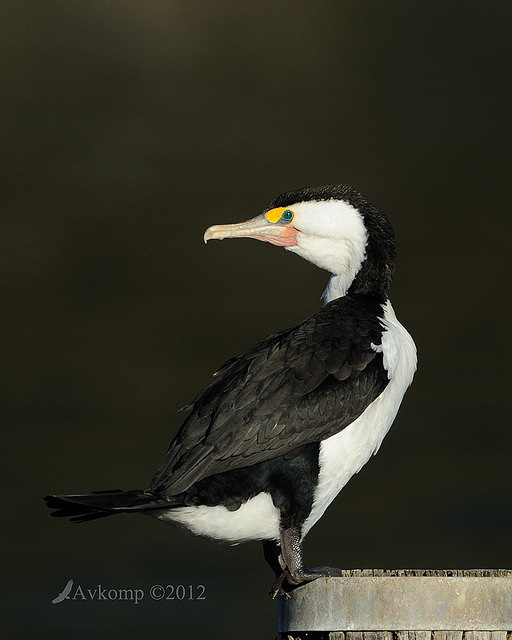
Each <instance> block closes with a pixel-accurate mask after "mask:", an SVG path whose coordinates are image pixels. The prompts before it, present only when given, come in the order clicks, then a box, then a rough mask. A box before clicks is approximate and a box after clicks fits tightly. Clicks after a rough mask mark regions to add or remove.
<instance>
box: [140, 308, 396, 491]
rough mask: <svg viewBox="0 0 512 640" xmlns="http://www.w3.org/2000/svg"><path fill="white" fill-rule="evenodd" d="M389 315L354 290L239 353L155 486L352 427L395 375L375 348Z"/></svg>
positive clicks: (184, 430) (193, 478) (175, 486)
mask: <svg viewBox="0 0 512 640" xmlns="http://www.w3.org/2000/svg"><path fill="white" fill-rule="evenodd" d="M381 317H382V307H381V305H380V304H378V303H376V302H374V301H371V300H370V299H368V298H365V297H363V296H346V297H344V298H339V299H337V300H333V301H332V302H330V303H329V304H327V305H325V306H324V307H322V309H320V310H319V311H318V312H317V313H315V314H314V315H312V316H311V317H310V318H308V319H307V320H305V321H304V322H302V323H301V324H299V325H297V326H296V327H293V328H292V329H288V330H286V331H282V332H280V333H278V334H275V335H273V336H271V337H270V338H268V339H267V340H264V341H262V342H259V343H258V344H256V345H255V346H254V347H253V348H252V349H251V350H249V351H248V352H247V353H246V354H244V355H241V356H238V357H236V358H232V359H231V360H230V361H228V363H226V364H225V365H224V366H223V367H222V368H221V369H220V370H219V371H218V372H217V373H216V374H215V376H214V378H213V380H212V382H211V383H210V384H209V385H208V386H206V387H205V388H204V389H203V391H201V392H200V393H199V395H198V396H197V397H196V398H195V400H194V401H193V402H192V403H191V404H190V405H188V406H189V407H190V408H191V410H192V411H191V414H190V415H189V416H188V417H187V418H186V419H185V421H184V423H183V425H182V427H181V429H180V430H179V432H178V434H177V436H176V438H175V439H174V440H173V442H171V445H170V447H169V450H168V453H167V458H166V460H165V461H164V463H163V465H162V466H161V467H160V469H159V470H158V471H157V473H156V475H155V477H154V479H153V482H152V484H151V488H152V489H153V490H154V491H157V492H166V493H167V494H169V495H176V494H178V493H181V492H183V491H186V490H187V489H188V488H189V487H190V486H191V485H192V484H193V483H194V482H197V481H198V480H201V479H202V478H205V477H208V476H211V475H214V474H217V473H222V472H224V471H229V470H231V469H237V468H241V467H245V466H249V465H253V464H256V463H259V462H262V461H264V460H269V459H272V458H275V457H278V456H280V455H286V454H287V453H289V452H291V451H293V450H294V449H296V448H298V447H300V446H303V445H305V444H308V443H310V442H315V441H320V440H323V439H325V438H327V437H329V436H330V435H333V434H334V433H337V432H338V431H340V430H341V429H344V428H345V427H346V426H348V425H349V424H350V423H351V422H353V421H354V420H355V419H356V418H357V417H358V416H359V415H360V414H361V413H362V412H363V411H364V410H365V408H366V407H367V406H368V404H369V403H370V402H372V401H373V400H374V399H375V398H376V397H377V396H378V395H379V394H380V393H382V391H383V389H384V388H385V386H386V384H387V382H388V379H387V375H386V371H385V369H384V367H383V362H382V353H379V352H378V351H377V350H376V349H375V348H373V347H372V345H378V344H380V343H381V338H382V331H383V329H382V326H381V323H380V318H381Z"/></svg>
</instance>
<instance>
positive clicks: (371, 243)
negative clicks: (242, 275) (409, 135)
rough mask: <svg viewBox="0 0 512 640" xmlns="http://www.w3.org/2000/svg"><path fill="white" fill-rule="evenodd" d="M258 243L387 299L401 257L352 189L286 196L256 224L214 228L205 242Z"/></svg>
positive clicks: (383, 222) (374, 212)
mask: <svg viewBox="0 0 512 640" xmlns="http://www.w3.org/2000/svg"><path fill="white" fill-rule="evenodd" d="M223 238H255V239H256V240H262V241H264V242H270V243H272V244H275V245H278V246H280V247H284V248H285V249H287V250H288V251H292V252H293V253H296V254H298V255H300V256H302V257H303V258H305V259H306V260H308V261H309V262H312V263H313V264H316V265H317V266H318V267H321V268H322V269H326V270H327V271H330V272H331V273H332V274H333V276H334V278H335V279H336V291H337V292H338V293H337V295H345V294H346V293H347V292H349V293H350V292H352V293H361V294H365V295H374V296H376V297H379V298H381V299H384V298H385V297H386V295H387V290H388V288H389V286H390V284H391V279H392V277H393V272H394V267H395V261H396V254H395V238H394V233H393V229H392V227H391V225H390V223H389V221H388V219H387V218H386V216H385V215H384V214H383V213H382V212H381V211H380V210H379V209H377V208H376V207H374V206H373V205H371V204H370V203H369V202H368V201H367V200H366V198H364V197H363V196H362V195H361V194H360V193H359V192H358V191H356V189H354V188H353V187H351V186H349V185H331V186H326V187H307V188H305V189H299V190H296V191H289V192H286V193H283V194H281V195H280V196H278V197H277V198H276V199H275V200H273V201H272V202H271V203H270V205H269V206H268V207H267V208H266V209H265V211H264V212H263V213H262V214H261V215H259V216H256V217H255V218H251V219H250V220H247V222H240V223H237V224H224V225H215V226H213V227H209V228H208V229H207V230H206V233H205V234H204V240H205V242H207V241H208V240H211V239H219V240H222V239H223Z"/></svg>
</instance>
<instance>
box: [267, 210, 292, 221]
mask: <svg viewBox="0 0 512 640" xmlns="http://www.w3.org/2000/svg"><path fill="white" fill-rule="evenodd" d="M287 208H288V207H276V208H275V209H270V211H267V213H266V214H265V218H266V219H267V220H268V221H269V222H277V221H278V220H281V216H282V215H283V211H286V209H287Z"/></svg>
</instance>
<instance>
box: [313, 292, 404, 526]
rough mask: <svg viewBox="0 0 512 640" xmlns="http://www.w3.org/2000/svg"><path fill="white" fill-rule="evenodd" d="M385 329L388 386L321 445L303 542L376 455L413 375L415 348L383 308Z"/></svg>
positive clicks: (388, 307)
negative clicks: (337, 497)
mask: <svg viewBox="0 0 512 640" xmlns="http://www.w3.org/2000/svg"><path fill="white" fill-rule="evenodd" d="M382 324H383V327H384V329H385V331H384V333H383V336H382V347H378V348H376V349H377V350H379V351H381V350H382V353H383V361H384V367H385V368H386V369H387V371H388V378H389V383H388V385H387V387H386V388H385V389H384V391H383V392H382V393H381V395H380V396H379V397H378V398H376V399H375V400H374V401H373V402H372V403H371V404H370V405H369V406H368V408H367V409H366V410H365V411H364V412H363V413H362V414H361V415H360V416H359V418H358V419H357V420H355V421H354V422H353V423H352V424H351V425H350V426H348V427H346V428H345V429H343V431H340V432H339V433H337V434H335V435H334V436H331V437H330V438H328V439H327V440H324V441H323V442H322V443H321V444H320V457H319V464H320V473H319V476H318V486H317V488H316V490H315V495H314V501H313V508H312V510H311V513H310V514H309V516H308V518H307V519H306V521H305V523H304V526H303V530H302V538H304V537H305V536H306V534H307V533H308V531H309V530H310V529H311V527H312V526H313V525H314V524H315V523H316V522H317V521H318V520H319V518H321V517H322V515H323V514H324V512H325V510H326V509H327V507H328V506H329V505H330V504H331V502H332V501H333V500H334V498H335V497H336V496H337V495H338V493H339V492H340V491H341V489H343V487H344V486H345V485H346V484H347V482H348V481H349V480H350V478H351V477H352V476H353V475H354V474H355V473H357V472H358V471H359V470H360V469H361V467H362V466H363V465H364V464H365V463H366V462H368V460H369V458H370V457H371V455H372V454H375V453H376V452H377V451H378V449H379V447H380V445H381V443H382V440H383V439H384V436H385V435H386V433H387V432H388V431H389V428H390V427H391V424H392V423H393V420H394V419H395V416H396V414H397V411H398V408H399V406H400V403H401V401H402V398H403V395H404V393H405V392H406V390H407V387H409V385H410V384H411V382H412V378H413V376H414V372H415V371H416V347H415V345H414V342H413V340H412V338H411V336H410V335H409V333H408V332H407V331H406V330H405V328H404V327H403V326H402V325H401V324H400V323H399V322H398V320H397V318H396V316H395V313H394V311H393V307H392V306H391V303H390V302H389V301H388V302H387V303H386V305H384V320H383V322H382Z"/></svg>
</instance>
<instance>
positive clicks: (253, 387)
mask: <svg viewBox="0 0 512 640" xmlns="http://www.w3.org/2000/svg"><path fill="white" fill-rule="evenodd" d="M241 237H245V238H256V239H258V240H263V241H265V242H270V243H272V244H275V245H277V246H281V247H285V249H287V250H288V251H292V252H293V253H296V254H298V255H299V256H302V257H303V258H305V259H306V260H308V261H309V262H312V263H313V264H315V265H317V266H319V267H321V268H322V269H326V270H328V271H329V272H330V273H331V274H332V275H331V277H330V279H329V282H328V284H327V288H326V290H325V292H324V294H323V299H324V302H325V304H324V306H323V307H322V308H320V310H319V311H317V312H316V313H314V314H313V315H312V316H311V317H309V318H307V320H304V321H303V322H301V323H300V324H298V325H297V326H295V327H292V328H291V329H286V330H284V331H280V332H279V333H276V334H275V335H272V336H271V337H270V338H267V339H266V340H263V341H262V342H259V343H258V344H256V345H255V346H254V347H253V348H252V349H250V350H249V351H248V352H247V353H245V354H243V355H240V356H238V357H235V358H233V359H231V360H229V361H228V362H227V363H226V364H225V365H224V366H223V367H221V368H220V369H219V370H218V371H217V372H216V373H215V375H214V376H213V379H212V381H211V383H210V384H209V385H208V386H207V387H206V388H205V389H203V390H202V391H201V392H200V393H199V395H198V396H197V397H196V398H195V400H194V401H193V402H192V403H190V404H189V405H188V406H187V409H188V410H189V411H190V413H189V415H188V417H187V418H186V419H185V421H184V423H183V425H182V426H181V428H180V430H179V431H178V434H177V435H176V437H175V438H174V440H173V441H172V442H171V444H170V447H169V450H168V452H167V457H166V459H165V461H164V463H163V464H162V466H161V467H160V468H159V469H158V471H157V472H156V475H155V477H154V478H153V480H152V482H151V485H150V488H149V489H148V490H146V491H120V490H116V491H106V492H105V491H101V492H95V493H90V494H85V495H59V496H48V497H47V498H46V500H47V504H48V506H49V507H50V508H52V509H56V511H55V512H54V513H52V515H54V516H71V517H72V519H73V520H75V521H80V522H83V521H85V520H91V519H94V518H99V517H102V516H108V515H111V514H115V513H125V512H128V513H133V512H139V513H143V514H146V515H150V516H153V517H155V518H158V519H159V520H162V521H163V522H166V523H170V524H173V525H176V526H178V527H180V528H183V529H185V530H187V531H189V532H191V533H193V534H195V535H199V536H205V537H207V538H210V539H213V540H217V541H222V542H227V543H230V544H237V543H239V542H246V541H249V540H261V541H263V546H264V552H265V557H266V559H267V561H268V562H269V564H270V565H271V566H272V568H273V569H274V571H275V572H276V578H277V579H276V583H275V584H274V587H273V594H274V595H275V594H276V593H277V592H281V593H282V592H283V590H286V589H288V588H290V587H293V586H294V585H298V584H301V583H303V582H307V581H310V580H314V579H315V578H318V577H320V576H333V575H337V572H338V571H339V570H336V569H334V568H331V567H319V568H315V569H307V568H305V567H304V564H303V559H302V542H303V540H304V537H305V536H306V534H307V533H308V531H309V530H310V529H311V527H312V526H313V525H314V524H315V523H316V522H317V521H318V519H319V518H320V517H321V516H322V514H323V513H324V512H325V510H326V509H327V507H328V506H329V504H330V503H331V502H332V500H333V499H334V498H335V497H336V495H337V494H338V492H339V491H340V490H341V489H342V488H343V486H344V485H345V484H346V483H347V482H348V480H349V479H350V478H351V476H353V475H354V474H355V473H357V472H358V471H359V470H360V469H361V467H362V466H363V465H364V464H365V463H366V462H367V461H368V459H369V458H370V456H371V455H372V454H374V453H376V451H377V450H378V449H379V447H380V445H381V442H382V440H383V438H384V436H385V435H386V433H387V431H388V430H389V428H390V426H391V423H392V422H393V420H394V418H395V416H396V414H397V411H398V408H399V406H400V402H401V400H402V397H403V395H404V393H405V391H406V389H407V388H408V386H409V385H410V384H411V382H412V378H413V375H414V372H415V369H416V348H415V345H414V342H413V340H412V338H411V336H410V335H409V333H408V332H407V331H406V330H405V329H404V327H403V326H402V325H401V324H400V323H399V322H398V320H397V318H396V316H395V313H394V311H393V307H392V306H391V302H390V301H389V299H388V289H389V286H390V284H391V279H392V276H393V271H394V268H395V258H396V254H395V238H394V233H393V229H392V227H391V225H390V223H389V221H388V219H387V218H386V217H385V215H384V214H383V213H382V212H381V211H380V210H379V209H377V208H376V207H374V206H373V205H371V204H370V203H369V202H368V201H367V200H366V199H365V198H364V197H363V196H362V195H361V194H360V193H359V192H358V191H356V190H355V189H354V188H353V187H350V186H348V185H333V186H326V187H315V188H312V187H309V188H305V189H300V190H296V191H290V192H287V193H283V194H281V195H280V196H278V197H277V198H276V199H275V200H274V201H273V202H272V203H271V204H270V205H269V206H268V207H267V208H266V209H265V210H264V212H263V213H262V214H261V215H259V216H257V217H256V218H252V219H251V220H248V221H247V222H242V223H239V224H227V225H216V226H213V227H210V228H209V229H207V231H206V233H205V235H204V239H205V242H206V241H208V240H210V239H213V238H217V239H222V238H241Z"/></svg>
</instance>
